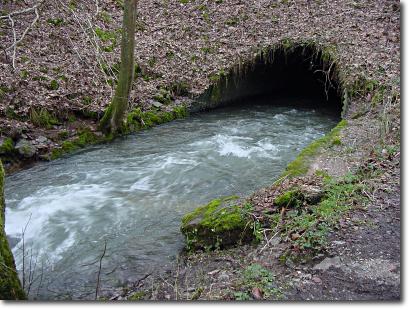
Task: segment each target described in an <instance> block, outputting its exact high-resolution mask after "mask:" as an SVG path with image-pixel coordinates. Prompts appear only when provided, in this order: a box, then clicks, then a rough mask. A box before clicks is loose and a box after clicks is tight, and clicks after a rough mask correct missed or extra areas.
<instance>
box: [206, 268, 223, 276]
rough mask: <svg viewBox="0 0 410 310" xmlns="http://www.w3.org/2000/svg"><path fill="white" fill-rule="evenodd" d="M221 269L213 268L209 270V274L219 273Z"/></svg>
mask: <svg viewBox="0 0 410 310" xmlns="http://www.w3.org/2000/svg"><path fill="white" fill-rule="evenodd" d="M219 271H220V270H219V269H215V270H212V271H210V272H208V275H210V276H213V275H214V274H217V273H218V272H219Z"/></svg>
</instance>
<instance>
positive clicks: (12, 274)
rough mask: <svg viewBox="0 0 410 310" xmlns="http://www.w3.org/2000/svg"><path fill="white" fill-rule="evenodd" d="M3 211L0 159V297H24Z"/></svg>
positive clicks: (13, 298)
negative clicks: (5, 228) (5, 227)
mask: <svg viewBox="0 0 410 310" xmlns="http://www.w3.org/2000/svg"><path fill="white" fill-rule="evenodd" d="M4 213H5V204H4V170H3V165H2V163H1V161H0V299H2V300H5V299H6V300H16V299H26V294H25V293H24V291H23V289H22V287H21V284H20V280H19V278H18V275H17V271H16V266H15V264H14V258H13V254H12V253H11V250H10V247H9V244H8V241H7V237H6V233H5V231H4V225H5V218H4Z"/></svg>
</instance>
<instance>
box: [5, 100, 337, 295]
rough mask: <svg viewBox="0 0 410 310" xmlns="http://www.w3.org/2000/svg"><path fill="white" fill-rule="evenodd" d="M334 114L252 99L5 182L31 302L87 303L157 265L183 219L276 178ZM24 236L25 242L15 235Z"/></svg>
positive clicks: (171, 249) (175, 242)
mask: <svg viewBox="0 0 410 310" xmlns="http://www.w3.org/2000/svg"><path fill="white" fill-rule="evenodd" d="M337 121H338V116H337V115H335V113H331V112H326V111H319V110H314V109H312V108H309V109H300V108H295V107H292V106H290V107H283V106H282V107H278V106H276V107H275V106H272V105H263V104H252V105H247V106H235V107H225V108H219V109H215V110H213V111H211V112H207V113H201V114H195V115H192V116H190V117H189V118H187V119H184V120H176V121H173V122H171V123H167V124H163V125H161V126H157V127H155V128H152V129H150V130H146V131H142V132H139V133H137V134H134V135H130V136H127V137H124V138H121V139H116V140H115V141H114V142H112V143H110V144H106V145H97V146H92V147H88V148H86V149H83V150H81V151H80V152H78V153H76V154H74V155H72V156H68V157H65V158H61V159H59V160H55V161H52V162H47V163H40V164H38V165H36V166H34V167H33V168H30V169H27V170H25V171H21V172H19V173H16V174H13V175H11V176H8V177H7V178H6V188H5V193H6V206H7V207H6V233H7V235H8V237H9V241H10V244H11V246H12V250H13V253H14V256H15V260H16V265H17V269H18V270H19V273H20V276H21V277H22V276H23V272H22V268H23V255H22V254H23V241H24V252H25V254H26V255H25V259H24V266H25V272H24V276H25V278H26V281H25V282H26V289H27V288H28V283H29V282H30V281H29V279H31V280H32V281H31V282H33V283H32V284H31V286H30V298H32V299H94V294H95V287H96V279H97V273H98V270H99V263H100V258H101V256H102V254H103V251H104V247H105V245H106V252H105V255H104V257H103V259H102V260H101V264H102V268H101V292H104V290H108V289H109V288H110V287H111V288H112V287H114V288H115V287H121V286H125V285H127V284H128V283H132V282H133V281H136V280H138V279H139V278H141V277H143V276H144V275H146V274H147V273H149V272H151V271H154V270H160V269H161V268H162V267H163V266H165V265H166V264H167V263H169V262H171V261H172V260H173V259H175V257H176V256H177V255H178V253H179V251H180V250H181V249H182V248H183V246H184V238H183V236H182V234H181V233H180V231H179V227H180V221H181V217H182V216H183V215H184V214H185V213H187V212H189V211H191V210H193V209H194V208H195V207H198V206H200V205H202V204H205V203H207V202H208V201H209V200H211V199H214V198H217V197H220V196H228V195H234V194H235V195H238V194H239V195H249V194H251V193H252V192H253V191H254V190H256V189H258V188H260V187H263V186H267V185H270V184H272V183H273V181H274V180H275V178H276V177H278V176H279V175H280V174H281V172H282V171H283V169H284V168H285V167H286V165H287V164H288V163H289V162H290V161H292V160H293V159H294V158H295V157H296V156H297V154H298V153H299V152H300V151H301V150H302V149H303V148H304V147H305V146H307V145H308V144H309V143H310V142H311V141H312V140H314V139H317V138H319V137H321V136H323V135H324V134H325V133H326V132H328V131H330V129H331V128H333V127H334V126H335V125H336V123H337ZM22 232H24V238H22V236H23V234H22Z"/></svg>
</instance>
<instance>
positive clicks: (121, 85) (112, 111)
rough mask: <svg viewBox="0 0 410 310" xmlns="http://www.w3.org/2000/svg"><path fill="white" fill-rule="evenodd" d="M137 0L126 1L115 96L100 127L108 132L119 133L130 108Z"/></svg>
mask: <svg viewBox="0 0 410 310" xmlns="http://www.w3.org/2000/svg"><path fill="white" fill-rule="evenodd" d="M136 7H137V0H125V1H124V15H123V25H122V40H121V67H120V73H119V78H118V84H117V87H116V89H115V94H114V98H113V99H112V101H111V103H110V105H109V106H108V108H107V110H106V111H105V114H104V116H103V118H102V119H101V121H100V129H101V130H102V131H103V132H104V133H106V134H114V135H115V134H117V133H118V132H119V131H120V130H121V128H122V126H123V122H124V118H125V114H126V112H127V110H128V100H129V96H130V92H131V88H132V82H133V80H134V46H135V20H136V14H137V12H136Z"/></svg>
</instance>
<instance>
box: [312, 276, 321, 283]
mask: <svg viewBox="0 0 410 310" xmlns="http://www.w3.org/2000/svg"><path fill="white" fill-rule="evenodd" d="M312 281H313V282H314V283H316V284H322V279H320V278H319V277H313V278H312Z"/></svg>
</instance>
